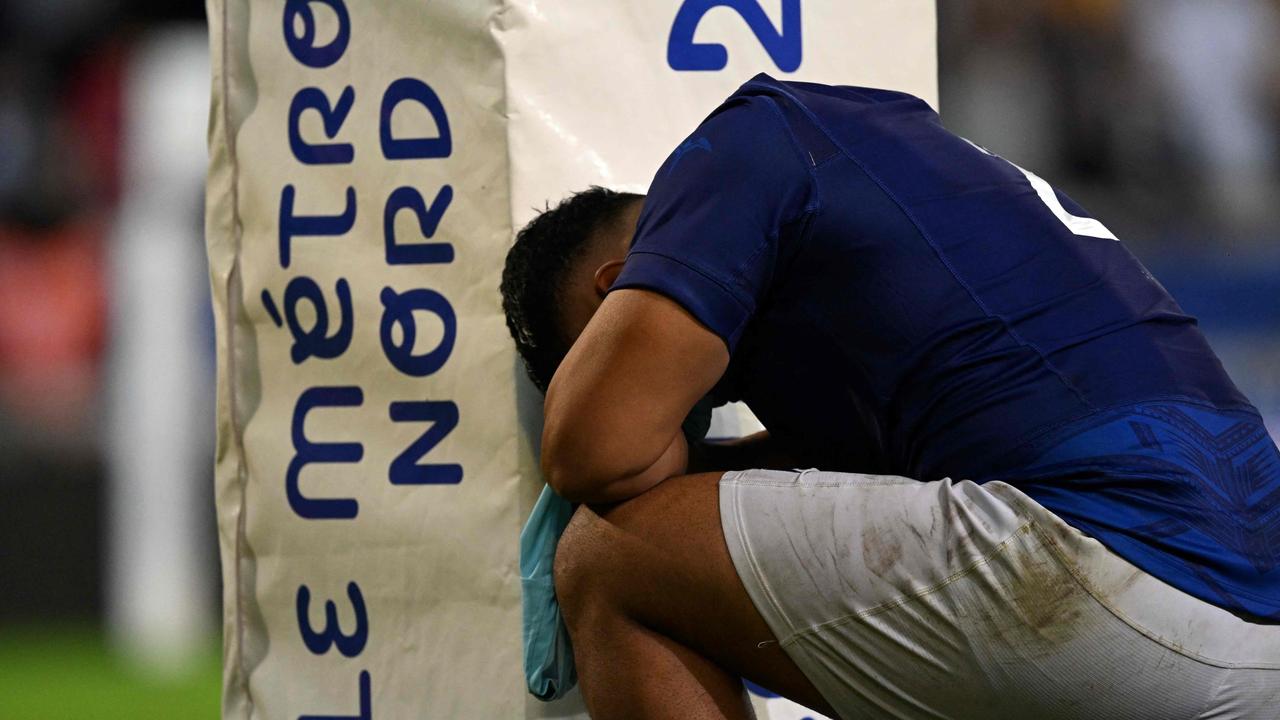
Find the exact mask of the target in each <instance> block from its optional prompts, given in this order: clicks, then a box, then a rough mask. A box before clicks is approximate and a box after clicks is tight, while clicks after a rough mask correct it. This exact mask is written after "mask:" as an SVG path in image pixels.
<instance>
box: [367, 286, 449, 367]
mask: <svg viewBox="0 0 1280 720" xmlns="http://www.w3.org/2000/svg"><path fill="white" fill-rule="evenodd" d="M382 305H383V311H382V325H381V327H380V328H379V333H378V335H379V337H380V338H381V340H382V352H383V354H385V355H386V356H387V360H389V361H391V364H392V365H393V366H395V368H396V369H397V370H399V371H400V372H402V373H404V374H406V375H412V376H414V377H426V376H427V375H430V374H432V373H434V372H436V371H437V370H439V369H440V368H441V367H443V366H444V364H445V361H447V360H448V359H449V355H450V353H452V352H453V343H454V341H455V340H456V339H457V336H458V318H457V316H456V315H454V312H453V307H452V306H451V305H449V301H448V300H446V299H445V297H444V296H443V295H441V294H440V293H438V292H436V291H434V290H428V289H426V288H419V289H417V290H410V291H408V292H404V293H396V291H394V290H392V289H391V288H389V287H388V288H383V289H382ZM415 310H425V311H427V312H430V313H434V314H435V315H436V316H437V317H439V318H440V321H441V322H443V323H444V335H443V336H442V337H441V338H440V343H439V344H438V345H436V347H435V348H434V349H432V350H431V352H428V353H425V354H422V355H414V354H413V344H414V341H415V340H416V339H417V337H418V326H417V321H415V320H414V319H413V312H414V311H415ZM396 325H399V326H400V330H401V337H400V342H399V343H398V344H397V343H395V342H393V341H392V338H391V329H392V328H393V327H395V326H396Z"/></svg>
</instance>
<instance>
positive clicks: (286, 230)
mask: <svg viewBox="0 0 1280 720" xmlns="http://www.w3.org/2000/svg"><path fill="white" fill-rule="evenodd" d="M296 194H297V190H296V189H294V187H293V186H292V185H285V186H284V189H283V190H281V191H280V267H289V262H290V255H291V254H292V250H293V238H295V237H297V236H299V235H312V236H336V235H345V234H346V233H347V232H348V231H349V230H351V227H352V226H353V225H355V224H356V190H355V188H353V187H350V186H348V187H347V206H346V209H345V210H343V211H342V214H341V215H294V214H293V199H294V196H295V195H296Z"/></svg>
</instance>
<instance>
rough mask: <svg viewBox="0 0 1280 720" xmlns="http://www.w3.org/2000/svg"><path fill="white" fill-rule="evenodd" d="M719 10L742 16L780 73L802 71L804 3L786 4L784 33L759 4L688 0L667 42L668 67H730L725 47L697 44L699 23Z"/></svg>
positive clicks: (751, 0)
mask: <svg viewBox="0 0 1280 720" xmlns="http://www.w3.org/2000/svg"><path fill="white" fill-rule="evenodd" d="M716 7H727V8H730V9H732V10H733V11H735V12H737V13H738V14H739V15H741V16H742V19H743V20H745V21H746V23H747V27H749V28H751V32H752V33H754V34H755V36H756V39H757V40H759V41H760V44H761V45H763V46H764V49H765V51H766V52H768V53H769V57H770V58H772V59H773V62H774V64H775V65H777V66H778V69H779V70H781V71H783V72H795V71H796V70H797V69H799V67H800V60H801V56H802V47H801V38H800V0H782V32H778V30H777V29H776V28H775V27H774V26H773V23H771V22H769V16H768V15H766V14H765V12H764V8H762V7H760V3H759V1H758V0H685V2H684V4H683V5H681V6H680V10H679V11H677V12H676V18H675V21H674V22H672V24H671V35H670V36H669V37H668V39H667V64H668V65H670V66H671V69H672V70H723V69H724V68H725V65H727V64H728V63H729V51H728V50H726V49H725V47H724V45H721V44H720V43H695V42H694V41H693V35H694V33H695V32H696V31H697V29H698V23H700V22H702V18H703V16H705V15H706V14H707V12H709V11H710V10H711V9H712V8H716Z"/></svg>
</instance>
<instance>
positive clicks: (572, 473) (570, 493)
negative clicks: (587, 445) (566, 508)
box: [542, 446, 601, 503]
mask: <svg viewBox="0 0 1280 720" xmlns="http://www.w3.org/2000/svg"><path fill="white" fill-rule="evenodd" d="M582 461H583V458H580V457H579V458H574V457H573V454H572V453H565V452H563V451H561V450H558V449H556V448H554V447H545V446H544V448H543V451H542V477H543V479H544V480H546V481H547V484H548V485H550V486H551V489H552V490H555V491H556V494H557V495H559V496H560V497H562V498H564V499H565V500H568V501H569V502H572V503H586V502H593V501H594V500H595V495H596V492H595V491H596V490H598V489H599V487H600V485H601V483H599V482H598V481H597V482H593V481H592V475H593V473H592V472H591V469H590V468H589V467H588V466H587V465H586V464H584V463H583V462H582Z"/></svg>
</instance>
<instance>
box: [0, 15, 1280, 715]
mask: <svg viewBox="0 0 1280 720" xmlns="http://www.w3.org/2000/svg"><path fill="white" fill-rule="evenodd" d="M766 1H767V0H766ZM938 20H939V51H940V67H941V90H942V101H941V102H942V107H943V118H944V120H945V122H946V123H947V125H948V126H949V127H950V128H951V129H953V130H955V131H957V132H959V133H961V134H964V135H966V136H967V137H969V138H971V139H973V140H975V141H976V142H979V143H981V144H983V145H985V146H987V147H989V148H991V149H992V150H994V151H995V152H997V153H999V154H1001V155H1004V156H1006V157H1008V158H1010V159H1013V160H1015V161H1016V162H1018V163H1019V164H1020V165H1023V166H1024V167H1028V168H1031V169H1034V170H1035V171H1036V172H1037V173H1038V174H1040V175H1042V176H1043V177H1045V178H1047V179H1049V180H1050V181H1051V182H1053V183H1054V184H1055V185H1057V186H1059V187H1060V188H1062V189H1064V190H1065V191H1067V192H1068V193H1069V194H1071V195H1072V196H1073V197H1075V198H1076V199H1077V200H1078V201H1079V202H1081V203H1082V204H1083V205H1084V206H1085V207H1086V208H1089V210H1090V211H1091V212H1092V214H1094V215H1095V216H1097V217H1099V218H1101V219H1102V220H1103V221H1104V222H1106V223H1107V225H1108V226H1109V227H1110V228H1111V229H1112V230H1113V231H1115V232H1116V233H1117V234H1118V235H1120V237H1121V238H1122V239H1124V241H1125V242H1126V243H1127V244H1128V245H1129V246H1130V247H1131V248H1132V249H1133V251H1134V252H1135V253H1137V254H1138V255H1139V257H1141V258H1142V259H1143V260H1144V261H1145V262H1146V263H1147V265H1148V266H1149V267H1150V268H1151V269H1152V270H1153V272H1154V273H1155V275H1156V276H1157V277H1159V278H1160V279H1161V280H1162V281H1163V282H1164V283H1165V285H1166V286H1167V287H1168V288H1169V289H1170V290H1171V291H1172V292H1173V294H1174V295H1175V296H1176V297H1178V299H1179V300H1180V301H1181V302H1182V304H1183V305H1184V307H1186V308H1187V309H1188V310H1189V311H1191V312H1192V313H1193V314H1196V315H1198V316H1199V317H1200V319H1201V323H1202V325H1203V327H1204V328H1205V330H1206V332H1207V333H1208V335H1209V336H1210V338H1211V339H1212V340H1213V341H1214V344H1215V347H1217V348H1218V350H1219V352H1220V354H1221V355H1222V356H1223V359H1224V361H1225V362H1226V364H1227V365H1228V368H1229V369H1230V370H1231V372H1232V375H1233V376H1234V377H1235V379H1236V380H1237V382H1238V383H1239V384H1240V385H1241V386H1242V387H1243V389H1244V390H1245V392H1246V393H1247V394H1249V396H1250V397H1251V398H1252V399H1253V401H1254V402H1255V404H1257V405H1258V406H1259V407H1260V408H1261V409H1262V410H1263V412H1264V414H1266V415H1267V416H1268V418H1269V424H1270V427H1271V429H1272V431H1273V433H1275V432H1277V431H1278V430H1280V204H1278V203H1277V202H1276V200H1277V198H1278V195H1277V190H1280V149H1278V148H1277V137H1280V133H1278V132H1277V131H1280V2H1276V1H1275V0H1127V1H1123V0H1025V1H1024V2H1020V3H1009V2H1003V1H1001V0H945V2H941V3H940V7H939V18H938ZM205 42H206V41H205V35H204V27H203V7H202V6H201V4H199V3H175V2H160V1H159V0H151V1H143V0H5V1H4V2H3V3H2V4H0V719H2V720H26V719H32V720H58V719H61V718H117V717H119V718H193V717H214V716H216V714H217V707H218V695H219V689H218V688H219V682H220V679H219V669H218V668H219V660H218V653H219V643H220V641H219V637H218V608H219V597H218V563H217V554H216V549H215V534H214V522H213V502H212V461H211V455H212V448H213V422H212V418H213V413H212V395H213V372H212V362H213V358H212V352H213V351H212V348H213V341H212V328H211V325H210V314H209V312H210V311H209V309H208V306H207V304H208V291H207V280H206V278H205V274H204V260H203V244H202V237H201V234H202V233H201V223H202V218H201V215H202V203H203V192H202V183H203V167H204V131H205V124H206V119H207V118H206V113H207V102H208V101H207V95H208V67H207V63H208V59H207V51H206V48H205Z"/></svg>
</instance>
